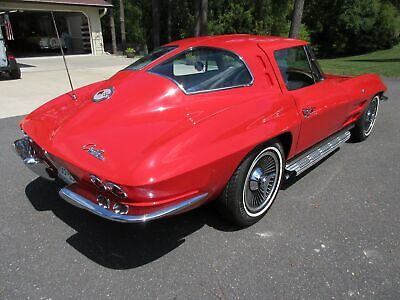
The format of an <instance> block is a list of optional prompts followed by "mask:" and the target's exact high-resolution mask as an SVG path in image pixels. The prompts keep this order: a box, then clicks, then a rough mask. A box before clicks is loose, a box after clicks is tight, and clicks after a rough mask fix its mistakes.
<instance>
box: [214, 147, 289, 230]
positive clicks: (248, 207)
mask: <svg viewBox="0 0 400 300" xmlns="http://www.w3.org/2000/svg"><path fill="white" fill-rule="evenodd" d="M283 153H284V151H283V148H282V145H281V144H280V143H279V142H278V141H276V140H274V141H272V142H270V143H269V144H268V145H267V146H265V147H263V148H262V149H261V150H260V149H258V150H255V151H253V152H252V153H250V154H249V155H248V156H247V157H246V158H245V159H244V161H243V162H242V163H241V164H240V166H239V167H238V168H237V169H236V171H235V173H234V174H233V175H232V177H231V179H230V180H229V182H228V184H227V185H226V187H225V189H224V191H223V193H222V195H221V196H220V198H219V199H218V209H219V211H220V213H221V214H222V215H223V216H224V217H225V218H226V219H228V220H229V221H230V222H232V223H233V224H235V225H238V226H240V227H245V226H250V225H252V224H254V223H256V222H258V221H259V220H260V219H261V218H262V217H263V216H264V215H265V213H266V212H267V210H268V208H269V207H270V206H271V205H272V203H273V202H274V200H275V198H276V196H277V194H278V191H279V187H280V185H281V182H282V177H283V167H284V162H285V156H284V154H283Z"/></svg>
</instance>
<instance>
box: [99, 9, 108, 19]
mask: <svg viewBox="0 0 400 300" xmlns="http://www.w3.org/2000/svg"><path fill="white" fill-rule="evenodd" d="M106 14H107V7H104V10H103V12H102V13H101V14H100V19H101V18H102V17H104V16H105V15H106Z"/></svg>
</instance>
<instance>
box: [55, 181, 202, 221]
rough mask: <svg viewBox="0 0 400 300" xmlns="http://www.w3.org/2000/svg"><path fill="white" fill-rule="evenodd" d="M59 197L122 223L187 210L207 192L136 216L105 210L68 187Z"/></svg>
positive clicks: (157, 217)
mask: <svg viewBox="0 0 400 300" xmlns="http://www.w3.org/2000/svg"><path fill="white" fill-rule="evenodd" d="M59 194H60V196H61V198H63V199H64V200H65V201H67V202H68V203H70V204H72V205H74V206H76V207H79V208H81V209H85V210H87V211H89V212H91V213H92V214H95V215H97V216H100V217H102V218H105V219H108V220H111V221H115V222H122V223H139V222H146V221H150V220H154V219H159V218H162V217H166V216H168V215H175V214H177V213H180V212H183V211H185V210H187V209H188V208H189V207H191V206H194V205H195V204H197V203H198V202H200V201H201V200H203V199H205V198H206V197H207V195H208V194H207V193H204V194H201V195H198V196H196V197H193V198H190V199H188V200H185V201H183V202H181V203H179V204H175V205H172V206H169V207H166V208H162V209H160V210H158V211H155V212H152V213H149V214H145V215H137V216H132V215H121V214H117V213H114V212H112V211H110V210H107V209H106V208H103V207H101V206H99V205H97V204H96V203H93V202H92V201H90V200H88V199H86V198H85V197H82V196H81V195H79V194H77V193H75V192H73V191H71V190H70V189H69V188H68V187H65V188H62V189H61V190H60V192H59Z"/></svg>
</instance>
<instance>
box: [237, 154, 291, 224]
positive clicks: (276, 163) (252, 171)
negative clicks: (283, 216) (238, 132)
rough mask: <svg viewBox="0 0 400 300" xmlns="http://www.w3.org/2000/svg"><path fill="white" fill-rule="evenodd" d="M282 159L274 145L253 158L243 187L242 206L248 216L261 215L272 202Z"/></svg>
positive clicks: (279, 178)
mask: <svg viewBox="0 0 400 300" xmlns="http://www.w3.org/2000/svg"><path fill="white" fill-rule="evenodd" d="M282 172H283V159H282V154H281V152H280V151H279V150H278V149H277V148H275V147H268V148H266V149H264V150H263V151H261V152H260V153H259V154H258V155H257V157H256V158H255V159H254V160H253V163H252V164H251V166H250V168H249V171H248V172H247V176H246V180H245V182H244V187H243V207H244V210H245V212H246V214H247V215H249V216H250V217H258V216H260V215H262V214H263V213H264V212H265V211H266V210H267V209H268V208H269V207H270V206H271V204H272V202H273V201H274V199H275V196H276V194H277V193H278V190H279V186H280V183H281V179H282Z"/></svg>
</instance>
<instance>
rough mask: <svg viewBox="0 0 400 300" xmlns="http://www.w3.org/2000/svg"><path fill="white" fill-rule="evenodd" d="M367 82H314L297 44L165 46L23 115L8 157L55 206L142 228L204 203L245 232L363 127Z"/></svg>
mask: <svg viewBox="0 0 400 300" xmlns="http://www.w3.org/2000/svg"><path fill="white" fill-rule="evenodd" d="M385 90H386V86H385V85H384V84H383V83H382V81H381V80H380V78H379V77H378V76H376V75H362V76H358V77H343V76H334V75H328V74H324V73H323V72H322V71H321V68H320V67H319V65H318V63H317V61H316V59H315V56H314V54H313V52H312V51H311V49H310V47H309V46H308V45H307V43H306V42H304V41H300V40H294V39H286V38H278V37H261V36H253V35H225V36H213V37H201V38H191V39H185V40H181V41H177V42H172V43H169V44H167V45H165V46H162V47H161V48H158V49H157V50H155V51H154V52H152V53H150V54H149V55H147V56H145V57H143V58H141V59H139V60H138V61H136V62H135V63H133V64H132V65H130V66H128V67H127V68H126V69H124V70H122V71H120V72H118V73H117V74H115V75H114V76H113V77H111V78H110V79H108V80H105V81H101V82H97V83H94V84H91V85H89V86H86V87H83V88H80V89H78V90H76V91H75V95H72V94H71V93H67V94H65V95H62V96H60V97H58V98H56V99H54V100H52V101H50V102H48V103H46V104H45V105H43V106H42V107H40V108H38V109H37V110H35V111H34V112H32V113H31V114H29V115H28V116H27V117H26V118H25V119H24V120H23V121H22V122H21V128H22V130H23V132H24V134H25V137H24V138H22V139H20V140H17V141H16V142H15V143H14V147H15V150H16V152H17V153H18V154H19V156H20V157H21V158H22V159H23V161H24V163H25V164H26V165H27V166H28V167H29V168H31V169H32V170H33V171H35V172H36V173H37V174H39V175H40V176H43V177H45V178H47V179H56V178H60V179H62V180H63V181H65V182H66V183H67V186H66V187H64V188H62V189H61V191H60V196H61V197H62V198H63V199H65V200H66V201H68V202H69V203H71V204H73V205H75V206H77V207H80V208H83V209H86V210H88V211H89V212H91V213H94V214H96V215H98V216H101V217H103V218H106V219H110V220H113V221H119V222H143V221H147V220H152V219H157V218H161V217H165V216H170V215H175V214H178V213H181V212H184V211H187V210H190V209H193V208H195V207H198V206H200V205H202V204H204V203H206V202H209V201H211V200H213V199H215V200H216V201H217V204H218V208H219V210H220V212H221V213H222V215H223V216H225V217H226V218H228V219H229V220H230V221H232V222H233V223H235V224H237V225H240V226H248V225H251V224H253V223H255V222H257V221H258V220H259V219H261V218H262V216H263V215H264V214H265V213H266V211H267V210H268V208H269V207H270V206H271V204H272V203H273V201H274V200H275V198H276V197H277V193H278V191H279V187H280V185H281V183H282V181H283V180H284V179H285V178H288V177H290V176H296V175H298V174H300V173H301V172H303V171H304V170H306V169H307V168H309V167H310V166H312V165H313V164H315V163H316V162H318V161H319V160H321V159H322V158H323V157H325V156H326V155H328V154H329V153H331V152H332V151H334V150H335V149H336V148H338V147H339V146H340V145H342V144H343V143H344V142H346V141H347V140H348V139H349V138H350V137H352V139H354V140H358V141H362V140H364V139H366V138H367V137H368V136H369V135H370V133H371V131H372V128H373V126H374V123H375V119H376V114H377V112H378V107H379V102H380V101H381V100H382V99H386V97H384V96H383V92H384V91H385Z"/></svg>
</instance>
